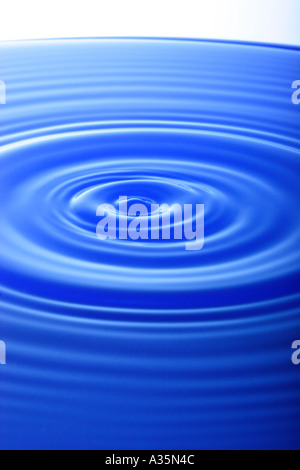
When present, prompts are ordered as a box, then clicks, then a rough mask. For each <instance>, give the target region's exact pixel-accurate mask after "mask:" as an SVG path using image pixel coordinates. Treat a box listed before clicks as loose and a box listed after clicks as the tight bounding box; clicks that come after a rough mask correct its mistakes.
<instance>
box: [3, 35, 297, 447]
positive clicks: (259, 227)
mask: <svg viewBox="0 0 300 470" xmlns="http://www.w3.org/2000/svg"><path fill="white" fill-rule="evenodd" d="M0 58H1V64H4V65H3V71H4V72H3V77H2V76H1V77H0V78H1V79H4V80H5V82H6V85H7V105H5V106H1V108H0V120H1V129H2V132H1V134H0V159H1V160H0V165H1V190H0V191H1V192H0V196H1V207H0V218H1V233H0V245H1V247H2V249H1V255H0V256H1V271H0V280H1V299H0V300H1V306H2V312H3V313H2V314H1V318H3V323H2V324H3V325H4V330H3V334H2V333H1V335H2V336H3V338H2V337H1V338H0V339H5V338H4V336H5V334H6V336H7V338H6V340H7V343H8V345H9V346H10V353H11V354H13V355H14V356H13V357H14V359H13V361H15V362H14V364H15V366H14V367H15V369H13V368H12V369H10V368H9V366H7V371H10V370H12V371H13V372H11V374H12V375H11V376H10V381H8V382H7V387H6V393H7V398H6V400H7V402H6V403H7V406H8V408H7V411H3V412H1V413H3V417H4V421H5V422H6V425H7V426H8V431H9V432H8V434H7V435H8V438H7V439H8V442H9V443H10V444H11V447H14V445H15V442H16V441H14V438H13V437H12V434H10V432H11V433H12V428H11V423H12V421H14V419H15V415H14V412H12V411H9V410H10V409H11V408H10V406H14V407H16V408H17V409H19V410H22V408H23V405H22V403H21V401H22V400H24V402H25V405H24V407H25V410H26V412H28V413H29V412H30V410H31V411H32V412H33V417H31V418H30V417H29V415H28V417H26V413H25V417H24V418H23V419H24V420H25V424H24V423H23V424H22V425H23V426H25V427H27V426H29V423H30V422H31V420H33V421H35V420H38V419H39V416H40V415H47V417H48V418H47V419H49V416H48V411H49V408H48V407H46V408H44V407H43V406H42V404H40V405H37V407H36V408H32V404H30V403H31V401H30V400H31V398H32V395H36V396H40V395H39V394H40V393H46V394H48V393H49V394H50V395H49V397H48V399H49V400H50V401H51V403H52V405H53V406H54V405H55V404H57V400H59V394H58V393H56V392H55V391H54V390H52V389H51V387H52V386H53V383H52V382H53V381H56V380H58V382H59V383H60V386H61V388H62V389H64V390H65V387H66V384H65V383H64V380H63V377H62V376H59V373H61V374H63V373H65V372H66V371H67V376H68V377H69V381H70V384H73V385H74V384H75V383H78V386H79V387H80V386H81V385H80V384H83V383H85V381H86V380H89V381H90V382H89V383H90V387H91V389H87V390H83V389H82V390H79V391H78V394H75V395H72V400H71V401H72V403H69V404H68V405H67V408H66V411H65V413H63V414H62V415H61V417H59V416H58V415H57V414H56V415H55V416H56V419H57V420H58V422H59V423H62V422H67V423H69V424H70V423H71V422H72V419H71V418H69V417H68V416H69V413H70V416H71V414H72V412H74V409H75V408H76V407H77V404H78V403H82V401H83V400H84V401H85V402H86V401H90V403H89V404H88V405H87V409H86V414H85V415H84V416H82V415H80V413H79V414H78V413H77V412H75V417H76V419H75V421H76V420H77V419H78V422H77V425H78V423H80V422H81V423H82V422H85V423H86V426H87V428H86V430H85V434H84V435H81V434H80V432H79V430H78V429H77V433H76V432H75V431H72V432H71V434H68V433H67V434H64V433H63V432H61V433H60V432H59V433H58V435H59V437H60V439H62V446H71V447H73V446H75V443H77V447H78V442H79V441H78V439H79V435H80V436H81V438H80V439H81V441H80V442H81V445H82V447H84V448H86V447H89V445H91V446H92V447H93V446H94V447H95V446H96V447H97V446H98V444H97V442H98V441H97V438H96V436H98V432H100V434H101V439H100V438H99V439H100V441H101V442H100V443H99V446H100V447H101V446H104V447H102V448H116V447H118V448H126V446H128V448H134V447H137V448H147V446H148V448H167V449H171V448H176V445H178V446H179V447H178V448H212V447H219V445H218V443H219V442H220V439H223V442H224V447H225V448H226V447H227V448H228V447H232V446H234V443H236V446H237V447H244V448H245V447H247V446H250V447H251V446H256V447H276V446H283V447H293V446H294V447H295V442H297V438H298V442H299V441H300V439H299V438H300V435H299V428H298V431H297V432H296V434H295V429H294V424H292V422H290V417H291V416H298V419H299V415H300V413H299V411H300V410H299V406H298V403H297V400H296V398H295V397H296V387H295V383H296V382H297V383H298V384H299V374H298V375H297V377H296V376H295V370H294V369H291V368H290V367H291V364H290V363H291V361H290V344H291V343H292V341H293V340H295V339H296V337H295V338H294V335H295V334H296V332H297V331H298V332H299V331H300V329H299V327H300V321H299V312H300V309H299V300H300V293H299V273H300V251H299V243H300V211H299V202H300V198H299V175H300V131H299V118H300V116H299V112H300V109H298V108H297V107H296V106H293V105H292V103H291V83H292V82H293V80H295V79H296V78H299V77H298V75H299V50H298V49H292V48H276V47H264V46H258V45H257V46H251V45H242V44H225V43H224V44H223V43H213V42H211V43H210V42H197V41H171V40H169V41H167V40H165V41H159V40H156V41H151V40H85V41H83V40H73V41H53V42H51V41H46V42H40V43H39V42H32V43H23V44H18V43H15V44H13V45H12V44H10V45H6V46H4V45H3V46H2V47H1V49H0ZM0 71H1V69H0ZM297 74H298V75H297ZM299 108H300V107H299ZM121 195H126V196H127V197H128V198H129V202H130V203H138V202H142V203H143V204H145V205H146V206H148V207H149V208H150V207H151V204H155V203H156V204H162V203H167V204H170V205H171V204H173V203H179V204H182V205H183V204H204V205H205V245H204V248H203V250H201V251H199V252H188V251H186V250H185V248H184V241H180V240H169V241H168V240H163V241H162V240H161V241H151V240H149V241H138V242H134V241H131V240H109V241H108V240H107V241H100V240H99V239H98V238H97V236H96V225H97V222H98V218H97V217H96V208H97V207H98V206H99V205H100V204H103V203H108V204H113V205H115V206H116V204H117V201H118V198H119V196H121ZM116 208H117V206H116ZM18 328H20V330H18ZM22 332H23V333H24V337H23V336H22V335H23V333H22ZM39 335H41V338H44V339H45V342H43V341H42V340H41V339H39ZM65 335H69V339H67V340H66V344H64V343H63V339H62V338H63V337H65ZM296 336H297V334H296ZM298 336H299V335H298ZM264 342H265V346H264ZM50 344H52V350H51V351H52V352H51V351H50ZM217 344H219V347H220V350H222V355H223V357H222V361H221V362H222V365H221V363H220V362H219V360H218V357H217V352H216V350H215V349H214V347H215V346H216V345H217ZM78 345H79V346H78ZM151 345H152V346H151ZM245 346H246V347H247V351H248V353H247V354H246V353H245V349H244V348H245ZM78 347H80V348H81V349H83V350H84V353H83V355H82V356H80V355H79V354H78ZM71 351H73V352H74V356H73V353H72V354H71V355H70V352H71ZM75 351H77V353H76V352H75ZM138 351H139V352H138ZM140 353H141V354H142V356H141V357H139V354H140ZM20 354H21V355H23V354H24V357H25V358H26V361H25V362H26V364H25V368H24V369H23V370H21V366H20ZM37 354H40V355H41V360H40V362H39V361H38V360H37V359H36V355H37ZM48 354H50V356H52V354H53V355H54V357H55V358H56V359H54V358H53V356H52V359H49V356H48ZM52 360H53V361H54V362H53V363H52ZM75 360H76V361H78V362H79V369H80V370H79V372H78V370H77V372H75V370H74V367H75ZM49 361H50V362H49ZM56 361H57V365H58V369H59V370H58V372H57V373H56V372H55V370H54V369H53V367H54V363H55V362H56ZM107 361H108V362H107ZM277 361H278V362H279V363H281V365H280V366H279V372H278V374H277V375H274V372H275V370H276V364H277ZM32 362H33V364H32ZM105 362H107V363H106V364H105ZM45 364H47V366H46V369H47V371H48V372H49V374H48V372H47V374H48V375H47V377H44V380H45V382H46V384H47V385H46V386H45V382H43V381H42V379H41V378H40V377H39V376H38V374H39V373H40V372H41V368H42V367H44V366H45ZM108 364H110V365H111V367H112V368H111V369H110V368H109V367H108ZM246 365H247V367H248V368H249V367H250V371H249V369H248V371H249V374H248V375H247V373H246V371H245V370H244V369H243V367H244V366H246ZM152 367H153V369H152ZM143 368H144V371H145V372H144V374H145V376H144V377H143V374H142V375H139V374H140V373H141V370H142V369H143ZM280 368H281V369H280ZM126 370H127V371H128V374H129V375H126V374H127V372H125V371H126ZM222 370H226V371H227V378H225V377H224V378H222V374H223V372H222ZM1 372H2V371H1ZM16 374H19V375H21V376H23V380H24V382H23V383H24V385H22V386H20V388H19V389H18V391H17V392H16V393H17V395H16V396H13V397H12V398H9V397H11V395H10V394H11V393H12V390H13V383H14V381H15V380H17V375H16ZM124 374H125V375H124ZM243 374H244V376H243ZM8 376H9V372H8ZM88 377H89V379H88ZM162 377H166V379H165V380H166V382H163V378H162ZM179 377H182V382H181V384H180V380H179ZM266 377H267V378H266ZM280 377H281V378H280ZM122 380H124V382H123V385H122V384H120V381H122ZM34 381H37V382H36V385H35V387H36V389H35V390H34V389H31V391H29V389H27V388H26V384H27V385H29V384H31V385H32V384H33V383H34ZM203 381H204V382H203ZM283 382H285V383H286V384H287V383H290V384H293V387H294V388H293V389H290V388H289V387H288V386H286V387H285V386H284V385H283ZM50 383H51V384H52V385H51V386H50ZM117 383H119V388H118V387H117ZM43 387H46V388H43ZM49 387H50V388H49ZM101 387H104V389H102V388H101ZM115 387H116V388H115ZM172 387H173V391H174V393H173V395H171V397H170V395H169V399H170V401H169V405H166V402H165V398H166V397H167V395H168V394H169V393H170V391H171V390H172ZM240 387H246V388H247V389H248V390H249V393H248V392H247V393H245V392H242V391H241V390H240ZM272 387H273V388H272ZM220 388H221V390H223V392H222V393H223V394H222V396H219V395H218V394H217V390H218V389H219V390H220ZM42 389H43V390H44V392H42ZM67 389H68V387H67ZM100 389H102V392H101V397H102V398H101V399H100V398H99V397H98V396H97V395H96V390H98V391H99V390H100ZM271 389H272V390H273V392H272V394H271V395H268V393H269V392H270V390H271ZM122 390H123V393H125V396H127V398H128V399H129V400H131V399H132V396H133V395H134V393H137V395H138V400H137V408H138V409H137V410H135V411H134V409H133V405H131V403H130V401H129V402H126V404H125V403H123V401H122V399H121V396H122V394H121V391H122ZM134 390H135V392H134ZM143 390H146V391H147V393H149V396H148V399H147V398H145V397H144V391H143ZM238 390H240V393H239V392H238ZM250 390H253V395H252V398H250V395H249V394H250ZM69 391H70V390H69ZM62 393H65V392H62ZM27 394H28V396H26V399H24V395H27ZM132 394H133V395H132ZM151 394H152V395H151ZM153 394H154V396H155V395H156V397H157V398H156V399H155V398H153ZM30 397H31V398H30ZM129 397H131V398H129ZM213 397H214V400H213ZM180 399H183V400H185V402H186V404H185V405H183V404H182V403H181V405H179V400H180ZM10 400H11V401H10ZM20 400H21V401H20ZM268 400H270V406H269V408H268V406H267V405H266V404H267V403H268ZM122 403H123V405H122ZM228 404H229V406H230V407H232V413H231V414H230V413H229V411H227V405H228ZM94 406H96V407H98V408H97V409H98V410H99V413H98V412H97V413H96V418H95V419H96V424H97V425H98V431H96V429H95V428H94V425H93V424H92V415H93V413H92V409H93V407H94ZM114 406H115V407H116V408H117V409H118V410H119V412H120V410H122V409H123V411H124V415H123V418H124V421H123V418H122V417H121V418H120V416H117V415H115V414H114V412H113V411H112V408H113V407H114ZM153 406H154V407H157V408H156V411H155V413H154V415H152V414H151V408H152V407H153ZM106 407H108V408H106ZM110 407H112V408H110ZM122 407H123V408H122ZM178 407H179V408H180V409H181V411H180V413H179V414H178ZM248 407H250V409H252V415H251V414H248ZM100 409H101V413H100ZM205 410H208V411H209V410H210V414H209V412H208V411H205ZM141 412H143V413H145V420H144V424H145V426H146V427H145V428H144V427H142V425H141V422H140V418H139V414H140V413H141ZM10 413H12V414H10ZM249 413H250V411H249ZM168 416H171V418H170V419H171V421H174V423H176V426H175V427H173V426H170V424H171V423H170V422H169V421H168ZM20 419H21V418H20ZM126 420H127V424H128V422H131V421H132V423H134V426H135V428H134V429H135V431H132V432H129V434H127V438H126V439H125V440H124V436H123V440H122V439H121V434H122V432H121V431H120V432H121V434H119V431H117V430H118V429H123V430H124V428H127V424H126ZM214 420H215V421H214ZM241 421H242V422H243V423H244V426H245V428H244V429H245V434H244V435H240V434H239V433H238V432H237V430H238V429H239V426H240V424H239V423H240V422H241ZM213 422H215V427H214V425H213ZM274 422H280V423H281V424H280V426H281V428H282V429H285V430H286V432H285V433H282V432H281V433H277V432H274V431H273V433H272V431H270V430H273V428H274ZM105 423H106V424H105ZM108 423H109V424H108ZM201 423H202V424H201ZM226 423H227V424H226ZM260 423H264V424H263V425H262V424H260ZM107 426H108V428H107ZM147 426H148V427H147ZM156 426H159V429H160V431H158V430H157V427H156ZM202 426H204V427H206V432H205V429H204V428H203V427H202ZM179 427H181V428H182V434H180V433H179V431H178V429H179ZM49 429H50V428H49ZM51 429H52V428H51ZM104 429H106V431H107V434H106V435H105V434H104ZM107 429H108V430H107ZM176 429H177V431H176ZM255 429H256V430H257V433H255ZM268 433H269V434H268ZM50 435H51V436H52V440H50V442H49V447H51V446H52V445H53V446H55V442H56V438H58V437H57V436H56V437H55V438H54V436H53V434H52V433H51V432H50ZM30 436H31V437H30ZM46 436H47V433H45V434H44V435H43V433H42V435H40V437H39V438H38V437H37V435H36V434H35V431H32V432H31V433H29V437H27V436H24V435H23V434H22V432H21V431H20V434H19V439H20V440H21V442H22V445H24V447H26V446H30V443H32V442H33V440H34V439H36V440H37V441H38V442H43V444H44V446H45V441H46ZM141 436H142V437H141ZM3 439H4V437H3ZM9 439H11V440H10V441H9ZM30 439H31V440H30ZM174 445H175V447H173V446H174ZM143 446H144V447H143ZM155 446H156V447H155ZM189 446H191V447H189Z"/></svg>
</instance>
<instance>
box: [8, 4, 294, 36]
mask: <svg viewBox="0 0 300 470" xmlns="http://www.w3.org/2000/svg"><path fill="white" fill-rule="evenodd" d="M0 18H1V21H0V40H12V39H36V38H62V37H103V36H106V37H111V36H122V37H128V36H139V37H185V38H215V39H231V40H243V41H255V42H271V43H282V44H297V45H300V27H299V24H300V0H180V1H179V0H151V1H150V0H149V1H148V0H80V1H78V0H2V2H1V6H0Z"/></svg>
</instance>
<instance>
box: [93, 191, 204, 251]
mask: <svg viewBox="0 0 300 470" xmlns="http://www.w3.org/2000/svg"><path fill="white" fill-rule="evenodd" d="M129 200H130V198H128V197H127V196H120V197H119V201H118V206H119V210H118V215H119V217H118V219H119V223H117V210H116V209H115V207H114V206H113V205H112V204H101V205H100V206H98V208H97V211H96V215H97V216H99V217H103V219H101V220H100V222H99V223H98V225H97V228H96V233H97V237H98V238H99V239H100V240H107V239H109V240H116V239H117V238H118V239H119V240H127V239H128V238H130V239H131V240H134V241H136V240H149V239H151V240H159V239H162V240H171V238H172V236H173V238H174V240H183V239H184V240H188V241H189V242H186V243H185V249H186V250H187V251H199V250H201V249H202V248H203V246H204V204H196V211H195V212H196V214H195V219H193V204H184V205H183V207H182V205H181V204H178V203H173V204H172V205H169V204H151V205H150V212H149V210H148V208H147V206H146V205H145V204H143V203H142V202H135V203H134V204H131V205H130V206H129V207H128V201H129ZM131 200H132V199H131ZM171 215H172V218H173V224H172V220H171ZM117 229H118V230H117Z"/></svg>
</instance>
